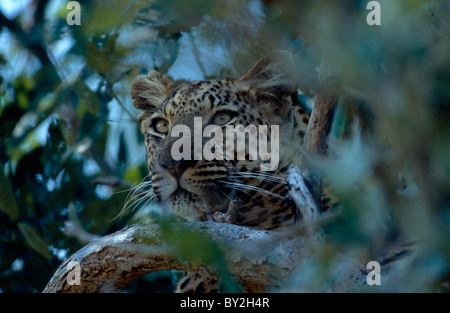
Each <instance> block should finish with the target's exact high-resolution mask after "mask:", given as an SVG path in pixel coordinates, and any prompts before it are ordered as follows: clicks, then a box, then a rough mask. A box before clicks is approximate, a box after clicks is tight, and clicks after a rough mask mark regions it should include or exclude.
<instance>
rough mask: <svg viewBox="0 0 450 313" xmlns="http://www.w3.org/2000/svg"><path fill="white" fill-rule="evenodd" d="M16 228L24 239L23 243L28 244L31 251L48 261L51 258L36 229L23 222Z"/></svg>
mask: <svg viewBox="0 0 450 313" xmlns="http://www.w3.org/2000/svg"><path fill="white" fill-rule="evenodd" d="M18 226H19V229H20V231H21V232H22V234H23V235H24V237H25V242H26V243H27V244H28V246H30V248H31V249H33V250H34V251H36V252H37V253H39V254H40V255H42V256H43V257H44V258H47V259H50V258H51V257H52V255H51V254H50V251H49V249H48V245H47V243H46V242H45V240H44V239H43V238H42V237H41V236H40V235H39V233H38V232H37V231H36V229H34V228H33V227H31V226H30V225H28V224H27V223H24V222H21V223H19V224H18Z"/></svg>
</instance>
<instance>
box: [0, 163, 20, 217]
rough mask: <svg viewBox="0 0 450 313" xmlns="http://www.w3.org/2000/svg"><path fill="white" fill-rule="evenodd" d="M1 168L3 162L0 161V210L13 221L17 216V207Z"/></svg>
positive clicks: (9, 184)
mask: <svg viewBox="0 0 450 313" xmlns="http://www.w3.org/2000/svg"><path fill="white" fill-rule="evenodd" d="M3 168H4V167H3V164H1V163H0V211H3V212H4V213H6V215H8V216H9V218H10V219H11V220H13V221H15V220H17V218H18V217H19V208H18V207H17V202H16V198H15V196H14V193H13V190H12V186H11V183H10V181H9V179H8V177H6V176H5V174H4V173H3Z"/></svg>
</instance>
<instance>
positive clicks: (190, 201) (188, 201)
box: [160, 187, 231, 222]
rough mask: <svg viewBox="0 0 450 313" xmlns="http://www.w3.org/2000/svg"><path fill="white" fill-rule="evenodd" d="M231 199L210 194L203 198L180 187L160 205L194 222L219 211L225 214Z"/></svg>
mask: <svg viewBox="0 0 450 313" xmlns="http://www.w3.org/2000/svg"><path fill="white" fill-rule="evenodd" d="M230 199H231V198H230V196H229V195H225V194H222V195H221V196H219V195H218V194H214V193H212V195H211V193H209V194H205V196H201V195H198V194H196V193H193V192H190V191H188V190H186V189H184V188H181V187H178V188H177V189H176V190H175V191H174V192H173V193H172V194H171V195H170V196H169V197H168V198H167V199H166V200H162V201H161V203H160V205H161V206H162V207H163V208H165V209H167V211H169V212H171V213H173V214H175V215H177V216H180V217H183V218H184V219H185V220H187V221H191V222H193V221H202V220H205V216H207V215H211V214H213V213H215V212H218V211H219V212H225V211H226V209H227V208H228V206H229V203H230V201H231V200H230Z"/></svg>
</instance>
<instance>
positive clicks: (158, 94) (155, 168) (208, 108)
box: [131, 51, 309, 291]
mask: <svg viewBox="0 0 450 313" xmlns="http://www.w3.org/2000/svg"><path fill="white" fill-rule="evenodd" d="M293 68H294V66H293V63H292V60H291V57H290V55H289V53H287V52H281V51H277V52H274V53H272V54H269V55H268V56H266V57H264V58H263V59H261V60H260V61H259V62H258V63H257V64H256V65H255V66H254V67H253V68H252V69H251V70H250V71H249V72H248V73H247V74H246V75H244V76H243V77H241V78H240V79H219V80H209V81H194V82H190V83H184V84H181V85H177V86H176V85H175V84H174V83H173V82H172V81H171V80H170V79H169V78H167V77H166V76H163V75H161V74H159V73H158V72H156V71H151V72H150V73H149V74H147V75H140V76H138V77H137V78H135V80H134V81H133V84H132V90H131V96H132V98H133V100H134V105H135V106H136V107H137V108H139V109H141V110H142V113H141V115H140V116H139V120H140V127H141V131H142V133H143V134H144V136H145V145H146V148H147V162H148V169H149V172H150V177H151V182H152V187H153V191H154V193H155V195H156V199H157V201H158V202H159V204H160V205H161V207H162V208H163V209H167V210H169V211H171V212H173V213H175V214H177V215H179V216H181V217H183V218H185V219H187V220H191V221H199V220H200V221H201V220H205V219H208V218H212V219H218V220H226V221H228V222H231V223H234V224H238V225H245V226H249V227H254V228H259V229H277V228H280V227H284V226H286V225H290V224H292V223H294V222H295V220H296V219H298V218H301V216H298V214H299V213H298V212H299V211H298V210H297V209H296V207H295V205H294V204H293V202H292V200H291V199H290V197H289V194H288V186H287V183H286V180H285V172H286V170H287V168H288V166H289V165H291V164H293V163H294V164H296V163H297V162H298V161H299V160H298V158H299V156H300V154H301V152H300V146H301V144H302V140H303V136H304V134H305V131H306V127H307V124H308V121H309V115H308V113H307V112H306V111H305V110H304V109H303V108H302V107H301V106H299V105H298V104H297V85H296V83H295V81H296V80H295V75H294V73H293ZM221 112H227V114H228V115H230V116H231V115H232V116H233V121H232V123H233V124H235V125H238V124H240V125H243V126H244V127H245V126H247V125H251V124H252V125H267V126H269V128H270V125H279V127H280V164H279V167H278V169H277V170H276V171H272V172H261V171H260V162H257V161H248V160H245V161H235V160H212V161H207V160H198V161H196V160H184V161H175V160H174V159H173V158H172V156H171V147H172V144H173V143H174V142H175V141H176V140H178V139H179V138H177V137H174V138H173V137H171V136H170V133H171V130H172V129H173V127H174V126H175V125H181V124H183V125H187V126H188V127H189V128H190V129H191V133H192V134H193V133H194V130H193V129H194V117H202V121H203V123H204V125H202V127H205V126H206V125H208V124H211V123H212V121H213V120H214V116H216V115H217V114H218V113H221ZM160 119H163V120H164V121H167V123H168V131H167V133H165V134H161V133H158V132H157V131H156V130H155V123H157V122H158V120H160ZM199 279H201V277H199V276H198V275H194V276H193V275H191V276H189V275H188V276H186V277H185V278H184V279H183V280H182V281H181V283H180V284H179V286H178V291H198V290H196V288H197V286H202V288H201V290H202V291H204V290H207V289H208V288H206V287H205V286H204V283H203V282H199ZM186 281H189V282H191V284H187V283H186ZM215 283H217V282H216V281H215ZM181 287H184V288H181Z"/></svg>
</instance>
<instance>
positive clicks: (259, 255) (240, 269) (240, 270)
mask: <svg viewBox="0 0 450 313" xmlns="http://www.w3.org/2000/svg"><path fill="white" fill-rule="evenodd" d="M180 226H181V227H180ZM174 227H180V228H188V229H189V230H190V231H195V232H198V233H199V234H202V235H204V236H205V237H206V238H209V239H210V240H212V241H213V242H214V243H216V244H217V245H218V246H219V247H221V249H222V251H227V253H226V255H225V258H226V261H227V264H228V270H229V272H230V273H231V274H232V275H233V276H234V277H235V278H237V279H240V280H245V281H251V282H256V283H263V284H272V285H276V284H278V283H279V282H280V281H283V280H284V279H286V278H287V277H288V276H289V274H290V273H292V271H293V270H294V269H295V268H296V267H297V264H298V262H299V260H305V259H307V258H309V257H311V255H312V253H313V247H312V246H311V242H310V241H309V240H307V239H306V238H299V237H294V238H292V237H291V238H287V237H286V238H281V239H279V240H277V241H276V242H274V241H273V240H271V237H270V236H271V234H272V233H273V232H269V231H263V230H255V229H251V228H247V227H242V226H237V225H233V224H224V223H216V222H197V223H181V224H178V226H176V225H174ZM180 233H181V232H180ZM72 261H76V262H78V264H79V265H80V269H81V275H80V285H76V284H74V285H70V284H69V283H70V282H71V281H72V280H71V279H70V278H69V279H68V277H69V276H70V275H71V273H73V272H72V271H73V269H72V268H71V267H68V264H69V263H70V262H72ZM160 270H186V271H191V272H206V273H214V271H215V269H214V268H212V267H211V265H210V264H207V262H204V261H201V260H197V261H193V260H190V261H189V262H186V261H184V260H183V259H182V258H181V257H180V256H178V255H177V254H176V253H175V252H174V250H173V249H172V248H171V247H170V245H169V244H168V243H167V242H166V241H164V240H163V239H162V238H161V229H160V227H159V226H157V225H147V226H132V227H129V228H126V229H123V230H120V231H118V232H116V233H114V234H111V235H108V236H105V237H103V238H100V239H98V240H96V241H93V242H91V243H90V244H88V245H87V246H85V247H84V248H82V249H81V250H79V251H78V252H76V253H75V254H73V255H72V256H71V257H70V258H69V259H67V260H66V261H65V262H64V263H63V264H61V266H60V267H59V269H58V270H57V271H56V272H55V274H54V276H53V277H52V279H51V280H50V282H49V283H48V284H47V286H46V288H45V289H44V292H46V293H53V292H111V291H116V290H118V289H121V288H123V287H124V286H126V285H127V284H129V283H130V282H132V281H133V280H135V279H137V278H139V277H141V276H143V275H145V274H148V273H151V272H154V271H160Z"/></svg>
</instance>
